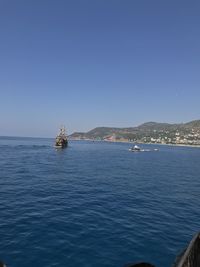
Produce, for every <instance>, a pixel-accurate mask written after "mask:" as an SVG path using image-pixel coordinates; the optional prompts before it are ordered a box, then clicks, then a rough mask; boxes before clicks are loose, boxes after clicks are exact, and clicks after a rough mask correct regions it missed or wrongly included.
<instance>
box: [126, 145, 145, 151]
mask: <svg viewBox="0 0 200 267" xmlns="http://www.w3.org/2000/svg"><path fill="white" fill-rule="evenodd" d="M129 151H132V152H141V151H143V149H141V148H140V147H139V146H137V145H135V146H133V147H131V148H130V149H129Z"/></svg>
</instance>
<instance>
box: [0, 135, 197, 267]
mask: <svg viewBox="0 0 200 267" xmlns="http://www.w3.org/2000/svg"><path fill="white" fill-rule="evenodd" d="M53 142H54V140H53V139H36V138H35V139H33V138H11V137H10V138H6V137H4V138H0V259H1V260H3V261H5V262H6V264H7V266H8V267H35V266H41V267H56V266H59V267H63V266H66V267H78V266H83V267H123V266H124V265H125V264H127V263H131V262H135V263H136V262H140V261H146V262H150V263H152V264H155V265H156V266H157V267H170V266H171V264H172V263H173V261H174V260H175V257H176V255H178V254H179V253H180V252H181V251H182V250H183V249H184V248H185V247H186V246H187V244H188V242H189V241H190V239H191V238H192V236H193V235H194V234H195V233H196V232H198V231H199V230H200V148H192V147H175V146H157V145H142V147H143V148H145V149H150V150H151V151H150V152H141V153H132V152H130V151H128V149H129V148H130V144H127V143H108V142H86V141H71V142H70V143H69V147H68V148H67V149H65V150H56V149H55V148H54V147H53ZM154 148H158V149H159V151H153V149H154Z"/></svg>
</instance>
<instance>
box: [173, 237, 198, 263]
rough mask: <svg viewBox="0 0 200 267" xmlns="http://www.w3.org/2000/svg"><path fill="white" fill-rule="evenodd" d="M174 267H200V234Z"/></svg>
mask: <svg viewBox="0 0 200 267" xmlns="http://www.w3.org/2000/svg"><path fill="white" fill-rule="evenodd" d="M173 267H200V233H198V234H196V235H195V236H194V237H193V238H192V240H191V242H190V244H189V246H188V247H187V249H186V250H185V251H184V252H183V253H182V255H181V256H179V257H178V258H177V260H176V262H175V264H174V265H173Z"/></svg>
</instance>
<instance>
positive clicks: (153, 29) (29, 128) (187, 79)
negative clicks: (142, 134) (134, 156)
mask: <svg viewBox="0 0 200 267" xmlns="http://www.w3.org/2000/svg"><path fill="white" fill-rule="evenodd" d="M199 118H200V1H198V0H196V1H195V0H191V1H189V0H187V1H186V0H120V1H119V0H79V1H78V0H71V1H68V0H17V1H16V0H0V135H19V136H20V135H21V136H47V137H48V136H54V135H55V134H56V133H57V128H58V127H59V126H60V124H65V125H66V127H67V128H68V130H69V133H72V132H73V131H87V130H89V129H92V128H94V127H97V126H116V127H124V126H125V127H126V126H136V125H138V124H140V123H143V122H147V121H158V122H187V121H190V120H193V119H199Z"/></svg>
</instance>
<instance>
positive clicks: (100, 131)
mask: <svg viewBox="0 0 200 267" xmlns="http://www.w3.org/2000/svg"><path fill="white" fill-rule="evenodd" d="M69 138H70V139H92V140H107V141H134V142H144V143H172V144H174V143H175V144H196V145H199V144H200V120H195V121H191V122H188V123H181V124H169V123H158V122H146V123H144V124H141V125H139V126H137V127H129V128H112V127H97V128H95V129H92V130H91V131H89V132H86V133H73V134H72V135H70V136H69Z"/></svg>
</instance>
